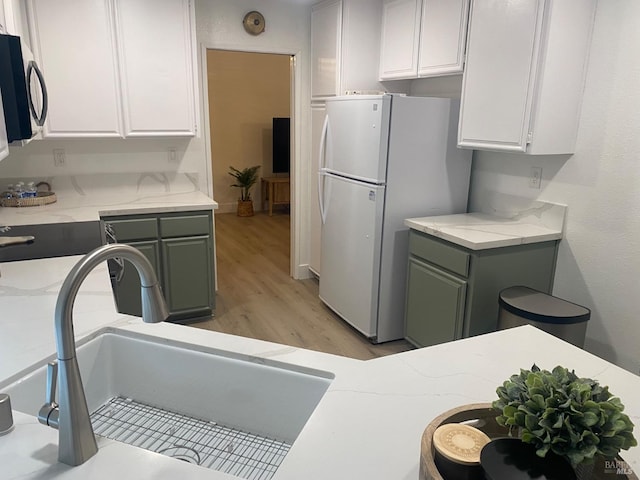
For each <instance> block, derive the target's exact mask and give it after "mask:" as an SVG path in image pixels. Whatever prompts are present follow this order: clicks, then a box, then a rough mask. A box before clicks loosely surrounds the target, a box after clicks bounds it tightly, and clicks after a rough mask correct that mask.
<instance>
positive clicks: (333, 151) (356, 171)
mask: <svg viewBox="0 0 640 480" xmlns="http://www.w3.org/2000/svg"><path fill="white" fill-rule="evenodd" d="M391 99H392V97H391V95H381V96H357V95H353V96H348V97H337V98H333V99H328V100H327V103H326V106H327V118H328V121H327V135H326V154H325V161H324V164H321V165H320V167H324V170H325V171H327V172H330V173H335V174H337V175H342V176H346V177H350V178H354V179H357V180H361V181H363V182H369V183H377V184H382V183H385V181H386V175H387V144H388V140H389V119H390V113H391Z"/></svg>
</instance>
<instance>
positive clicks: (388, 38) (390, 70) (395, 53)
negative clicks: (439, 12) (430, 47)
mask: <svg viewBox="0 0 640 480" xmlns="http://www.w3.org/2000/svg"><path fill="white" fill-rule="evenodd" d="M421 6H422V0H392V1H388V2H385V3H384V5H383V10H382V40H381V45H380V79H381V80H393V79H398V78H415V77H416V76H417V75H418V44H419V39H420V10H421Z"/></svg>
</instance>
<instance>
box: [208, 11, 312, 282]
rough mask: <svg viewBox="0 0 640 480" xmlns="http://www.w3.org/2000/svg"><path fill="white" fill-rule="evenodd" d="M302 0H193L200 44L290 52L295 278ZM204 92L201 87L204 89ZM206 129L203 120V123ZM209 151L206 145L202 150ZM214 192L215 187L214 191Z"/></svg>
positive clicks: (303, 127)
mask: <svg viewBox="0 0 640 480" xmlns="http://www.w3.org/2000/svg"><path fill="white" fill-rule="evenodd" d="M309 3H310V2H309V1H302V0H261V1H260V2H256V1H255V0H223V1H220V0H216V1H213V0H196V28H197V32H198V42H199V43H200V44H201V46H202V48H219V49H226V50H242V51H251V52H260V53H283V54H293V55H295V65H294V75H295V81H294V85H293V88H292V91H293V92H294V96H295V99H294V102H292V105H293V110H294V111H293V115H292V121H293V123H294V127H293V128H294V135H293V142H294V148H293V150H292V152H293V155H292V158H293V162H292V166H291V170H292V171H291V177H292V185H291V189H292V192H291V193H292V210H291V213H292V217H293V218H292V235H293V236H294V243H295V246H296V248H295V249H292V267H293V273H294V276H295V277H296V278H305V277H308V276H309V275H310V274H309V270H308V267H307V265H308V262H309V260H308V259H309V205H310V204H309V191H310V183H309V182H310V175H309V164H310V158H309V155H310V151H311V147H310V141H311V140H310V109H309V102H310V88H309V83H310V80H309V74H310V67H309V55H310V43H311V7H310V5H309ZM251 10H259V11H260V13H262V14H263V15H264V17H265V31H264V33H262V34H260V35H258V36H251V35H249V34H247V33H246V32H245V31H244V28H243V27H242V18H243V17H244V15H245V14H246V13H247V12H249V11H251ZM203 94H204V95H206V90H204V89H203ZM207 128H208V125H207ZM208 151H210V150H209V149H207V152H208ZM214 196H215V192H214Z"/></svg>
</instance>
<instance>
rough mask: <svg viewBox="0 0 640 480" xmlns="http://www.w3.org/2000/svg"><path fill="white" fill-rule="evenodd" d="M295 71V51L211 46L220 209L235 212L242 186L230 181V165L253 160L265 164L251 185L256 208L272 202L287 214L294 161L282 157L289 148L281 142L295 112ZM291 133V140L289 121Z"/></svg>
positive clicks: (212, 121)
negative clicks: (293, 105) (292, 101)
mask: <svg viewBox="0 0 640 480" xmlns="http://www.w3.org/2000/svg"><path fill="white" fill-rule="evenodd" d="M292 74H293V72H292V57H291V56H290V55H281V54H271V53H253V52H241V51H230V50H215V49H208V50H207V82H208V91H209V98H208V101H209V102H208V103H209V125H210V127H209V128H210V132H209V134H210V138H211V159H210V160H211V175H212V185H213V191H214V192H215V198H216V201H217V202H218V205H219V207H218V211H217V212H216V213H217V214H224V213H232V212H236V205H237V200H238V193H239V192H238V190H237V189H236V188H233V187H231V183H233V178H232V177H230V176H229V175H228V172H229V167H234V168H236V169H239V170H242V169H244V168H247V167H253V166H259V167H260V168H259V170H258V176H259V181H258V183H257V184H256V185H255V186H254V187H253V188H252V189H251V197H252V199H253V203H254V209H255V210H256V211H258V212H260V211H263V210H265V209H267V208H269V207H270V209H271V213H273V211H274V210H275V211H276V212H282V211H283V210H284V213H287V214H288V212H289V210H288V207H289V204H288V200H289V199H290V197H291V195H290V188H291V187H290V182H288V181H287V180H288V179H289V175H290V167H289V166H290V164H291V162H290V159H289V158H283V155H288V154H289V149H287V150H286V152H283V151H282V150H283V149H282V148H281V147H282V134H283V133H285V132H283V129H282V126H283V124H284V122H283V120H284V119H289V118H290V116H291V110H292V108H291V84H292V81H291V80H292ZM286 134H287V136H286V143H287V146H289V145H290V136H289V134H290V127H289V129H288V131H286ZM274 147H275V151H274ZM279 147H280V148H279ZM274 187H275V188H274ZM267 190H269V192H267ZM268 193H271V196H270V198H268V197H269V195H268ZM275 197H277V198H275ZM263 200H264V201H263ZM267 200H268V201H267ZM274 200H275V202H274ZM274 203H275V205H274ZM274 207H275V208H274Z"/></svg>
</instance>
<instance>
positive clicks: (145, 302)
mask: <svg viewBox="0 0 640 480" xmlns="http://www.w3.org/2000/svg"><path fill="white" fill-rule="evenodd" d="M109 258H122V259H125V260H128V261H130V262H131V263H132V264H133V266H134V267H135V268H136V270H137V271H138V275H139V276H140V282H141V284H142V288H141V290H142V293H141V294H142V320H143V321H144V322H147V323H156V322H162V321H163V320H166V319H167V317H168V316H169V311H168V308H167V305H166V303H165V300H164V297H163V296H162V291H161V290H160V286H159V285H158V279H157V277H156V274H155V272H154V271H153V267H152V266H151V264H150V263H149V261H148V260H147V258H146V257H145V256H144V255H143V254H142V253H140V251H139V250H137V249H135V248H133V247H131V246H129V245H124V244H120V243H113V244H110V245H104V246H102V247H98V248H96V249H95V250H94V251H92V252H90V253H88V254H87V255H85V256H84V257H83V258H82V259H81V260H80V261H79V262H78V263H77V264H76V265H75V266H74V267H73V268H72V269H71V271H70V272H69V274H68V275H67V278H66V279H65V281H64V283H63V284H62V287H61V289H60V293H59V294H58V300H57V302H56V309H55V336H56V348H57V351H58V360H57V362H52V363H50V364H49V366H48V367H47V399H46V403H45V404H44V405H43V406H42V408H41V409H40V412H39V413H38V420H39V421H40V423H42V424H44V425H48V426H50V427H53V428H57V429H58V460H59V461H60V462H62V463H66V464H67V465H72V466H76V465H80V464H82V463H84V462H86V461H87V460H88V459H89V458H91V457H92V456H93V455H95V454H96V453H97V451H98V445H97V443H96V437H95V435H94V433H93V428H92V426H91V419H90V417H89V409H88V408H87V399H86V397H85V394H84V388H83V386H82V379H81V378H80V369H79V368H78V360H77V358H76V344H75V340H74V336H73V321H72V310H73V302H74V300H75V298H76V295H77V293H78V290H79V289H80V285H81V284H82V282H83V281H84V279H85V278H86V277H87V275H88V274H89V272H91V270H93V269H94V268H95V267H96V266H98V265H99V264H100V263H101V262H103V261H105V260H107V259H109ZM56 377H57V378H58V380H59V382H58V383H59V388H58V391H59V402H58V403H56V401H55V391H56Z"/></svg>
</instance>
